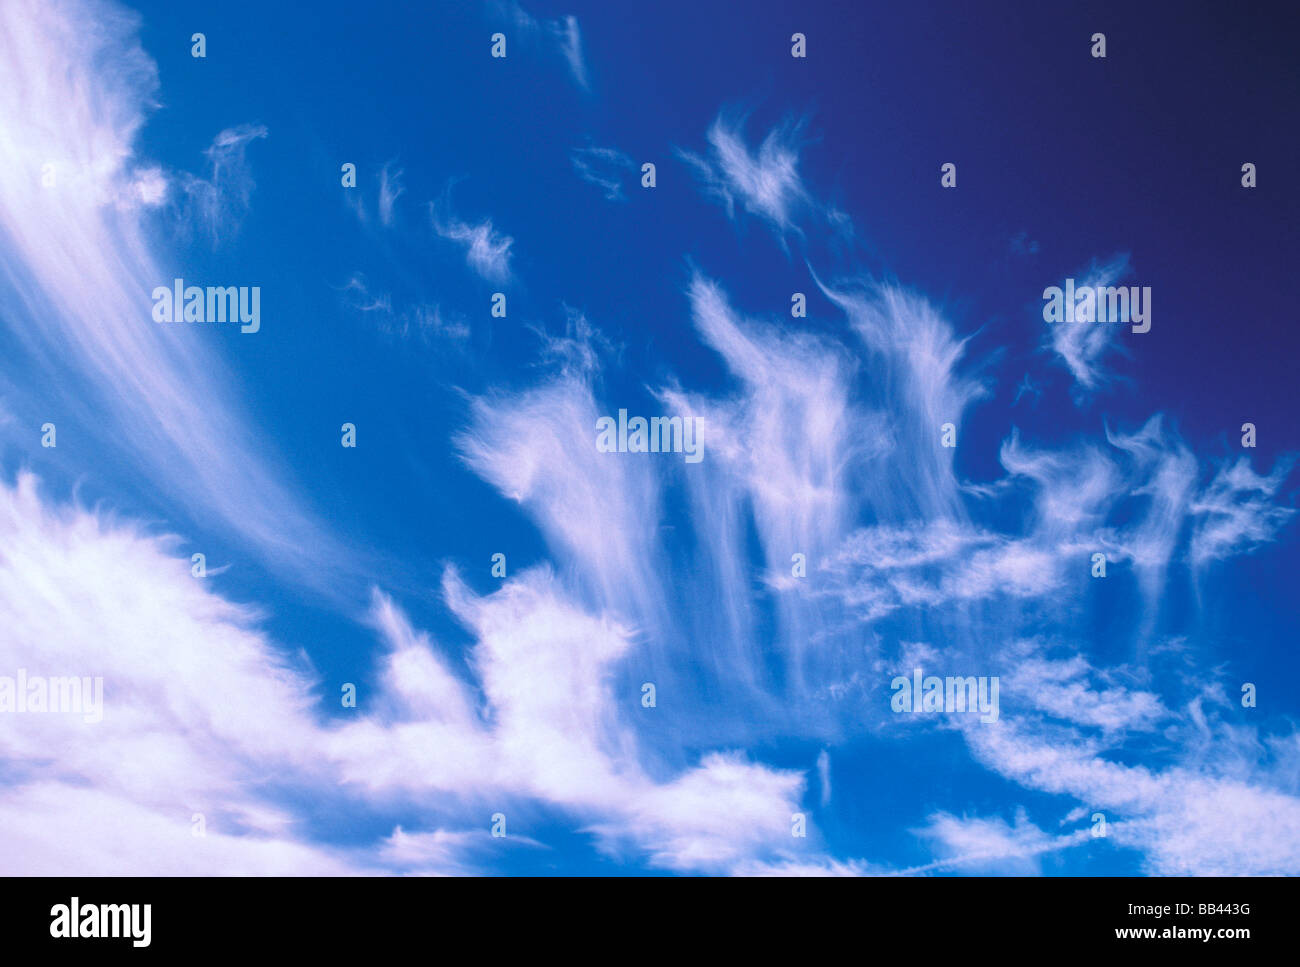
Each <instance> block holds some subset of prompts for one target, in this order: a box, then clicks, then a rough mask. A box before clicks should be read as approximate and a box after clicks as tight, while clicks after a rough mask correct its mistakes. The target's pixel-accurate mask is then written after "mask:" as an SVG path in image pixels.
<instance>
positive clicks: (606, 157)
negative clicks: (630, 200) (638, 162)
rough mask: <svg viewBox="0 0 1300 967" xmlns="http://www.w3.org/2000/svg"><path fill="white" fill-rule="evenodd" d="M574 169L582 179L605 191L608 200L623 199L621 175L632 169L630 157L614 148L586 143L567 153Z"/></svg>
mask: <svg viewBox="0 0 1300 967" xmlns="http://www.w3.org/2000/svg"><path fill="white" fill-rule="evenodd" d="M569 157H570V159H571V160H572V161H573V167H574V170H575V171H577V172H578V174H579V176H581V177H582V179H583V180H584V181H589V182H591V183H592V184H593V185H596V186H597V187H598V188H600V190H601V191H603V192H604V193H605V197H606V198H607V199H608V200H609V201H624V200H626V198H627V196H626V195H624V194H623V176H624V174H625V173H626V172H630V171H634V170H635V168H636V166H635V165H634V164H633V162H632V159H631V158H629V157H628V156H627V155H625V154H624V153H623V152H621V151H619V150H618V149H616V148H602V147H599V146H597V145H587V146H586V147H582V148H574V149H573V150H572V151H571V152H570V153H569Z"/></svg>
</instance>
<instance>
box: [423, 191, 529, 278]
mask: <svg viewBox="0 0 1300 967" xmlns="http://www.w3.org/2000/svg"><path fill="white" fill-rule="evenodd" d="M430 211H431V213H432V218H433V230H434V231H435V232H437V233H438V235H439V236H440V237H442V238H445V239H447V240H448V241H451V242H455V243H456V244H457V245H459V246H461V247H462V248H463V249H464V250H465V261H466V263H467V264H468V265H469V267H470V268H471V269H473V270H474V271H475V272H477V273H478V274H479V275H481V276H482V277H483V278H484V279H486V280H487V281H489V282H507V281H509V279H510V247H511V246H512V245H513V244H514V241H515V240H514V239H513V238H511V237H510V236H508V235H502V234H500V233H499V232H497V231H496V229H494V228H493V227H492V219H490V218H485V219H484V220H483V221H481V222H478V223H477V224H471V223H469V222H462V221H460V220H459V219H457V218H452V217H446V218H444V217H442V216H440V215H439V214H438V210H437V208H436V207H435V206H430Z"/></svg>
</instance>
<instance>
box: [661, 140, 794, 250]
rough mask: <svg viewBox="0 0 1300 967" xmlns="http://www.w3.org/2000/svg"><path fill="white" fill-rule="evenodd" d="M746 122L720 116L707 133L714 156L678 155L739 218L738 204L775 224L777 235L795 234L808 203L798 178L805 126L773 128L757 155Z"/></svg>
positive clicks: (705, 188) (681, 152) (710, 191)
mask: <svg viewBox="0 0 1300 967" xmlns="http://www.w3.org/2000/svg"><path fill="white" fill-rule="evenodd" d="M741 128H742V124H741V123H739V122H734V121H731V120H728V119H724V118H723V117H721V116H719V117H718V118H717V119H715V120H714V122H713V124H712V126H711V127H710V128H709V132H708V142H709V149H710V150H709V154H708V156H707V157H701V156H700V155H697V154H694V153H693V152H690V151H681V150H679V151H678V155H679V157H681V159H682V160H683V161H685V162H686V163H687V164H688V165H690V167H691V168H693V169H694V171H695V173H696V175H697V176H698V177H699V179H700V183H701V185H702V186H703V188H704V190H705V191H706V192H708V193H709V194H711V195H714V196H715V197H717V198H718V199H719V200H720V201H721V202H722V203H723V205H724V206H725V207H726V209H727V217H728V218H733V219H734V218H735V217H736V208H737V204H739V206H740V207H741V208H742V209H744V210H745V211H747V212H749V213H750V214H752V215H756V216H758V217H760V218H762V219H764V220H765V221H767V222H768V223H769V225H771V227H772V228H773V229H775V230H776V232H777V234H778V235H780V236H784V235H785V234H786V233H788V232H791V231H796V230H797V226H796V224H795V218H796V216H797V215H798V213H799V211H800V209H802V208H803V207H804V206H806V205H808V204H809V196H808V192H807V191H806V190H805V189H804V185H803V181H802V179H801V178H800V177H799V147H800V146H799V136H800V133H801V130H802V124H801V123H786V124H784V125H781V126H779V127H776V128H773V129H772V130H771V131H769V132H768V134H767V137H765V138H764V139H763V142H762V144H760V145H759V147H758V149H757V151H751V150H750V149H749V148H748V147H747V146H746V144H745V140H744V136H743V133H742V130H741Z"/></svg>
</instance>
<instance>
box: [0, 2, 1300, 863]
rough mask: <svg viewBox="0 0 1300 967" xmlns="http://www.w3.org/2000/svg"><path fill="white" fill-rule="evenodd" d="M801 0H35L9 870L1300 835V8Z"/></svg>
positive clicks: (567, 859) (950, 853)
mask: <svg viewBox="0 0 1300 967" xmlns="http://www.w3.org/2000/svg"><path fill="white" fill-rule="evenodd" d="M803 6H806V7H807V9H799V10H797V11H792V10H790V9H788V5H784V4H774V3H755V4H753V5H751V6H750V7H747V9H746V10H745V12H744V13H743V14H742V13H739V12H738V11H737V8H736V5H735V4H722V3H699V2H692V3H689V4H688V3H673V2H668V3H662V4H655V5H653V6H652V7H650V8H632V7H629V6H625V5H622V4H619V5H611V4H596V3H590V4H587V3H577V2H572V3H562V4H546V3H542V2H540V0H539V2H534V3H530V4H529V5H528V6H527V7H521V6H519V5H518V4H516V3H513V2H496V3H494V2H477V0H476V2H469V0H465V2H457V3H443V4H432V5H422V7H421V9H420V10H418V11H413V10H412V9H410V7H411V5H407V4H390V3H374V4H363V5H353V4H333V3H325V4H321V5H319V6H318V7H317V8H316V9H315V10H314V11H313V13H312V15H311V16H310V17H309V18H308V17H305V16H304V15H303V14H302V13H301V11H295V10H293V9H291V8H290V7H289V5H273V4H265V3H243V2H232V3H225V4H220V5H203V4H191V3H142V4H135V5H132V6H129V7H128V6H122V5H119V4H116V3H104V2H85V0H75V2H73V0H61V2H56V3H38V2H35V0H31V2H28V0H15V2H12V3H8V4H6V5H5V7H4V9H3V12H0V170H3V172H4V176H3V179H2V180H0V250H2V252H3V258H2V259H0V264H2V265H3V271H0V322H2V323H3V325H2V326H0V359H3V360H4V363H3V365H2V366H0V619H3V620H0V676H3V675H11V676H12V675H14V674H16V672H17V670H18V669H25V670H27V671H28V672H31V673H32V674H44V675H48V676H63V675H76V676H102V677H103V680H104V696H105V698H104V717H103V721H102V722H96V723H85V722H82V721H81V720H80V719H79V718H75V717H69V716H60V715H57V714H53V713H50V714H46V715H40V714H29V715H18V714H0V776H3V778H4V783H3V791H0V818H2V819H3V821H0V842H3V844H4V849H3V850H0V855H3V856H5V860H4V861H3V866H4V871H5V872H10V873H40V874H57V873H122V872H126V873H180V874H229V873H304V874H315V873H322V874H323V873H490V874H502V873H505V874H510V873H543V874H551V873H558V874H574V873H608V874H617V875H623V874H656V875H657V874H665V873H669V874H671V873H683V874H694V873H708V874H714V873H739V874H754V873H767V872H776V873H805V872H806V873H868V874H869V873H917V874H929V875H962V874H988V873H998V874H1003V873H1007V874H1039V873H1041V874H1163V873H1278V872H1281V873H1295V872H1297V871H1300V733H1298V732H1297V731H1296V724H1295V722H1296V715H1297V714H1298V713H1300V696H1297V694H1296V689H1295V683H1296V682H1297V681H1300V675H1298V673H1300V667H1298V662H1297V659H1296V658H1295V655H1294V650H1293V648H1292V647H1291V644H1292V642H1291V638H1292V634H1293V631H1294V629H1295V627H1296V620H1295V619H1296V607H1295V603H1294V593H1293V586H1294V582H1293V580H1292V577H1291V576H1292V575H1293V573H1294V568H1295V566H1296V564H1297V559H1296V554H1297V545H1296V537H1295V523H1294V521H1293V520H1292V517H1293V508H1294V504H1295V495H1296V477H1295V475H1294V473H1293V470H1292V468H1293V462H1294V455H1295V453H1296V452H1297V451H1298V450H1300V440H1298V439H1297V430H1296V424H1295V421H1294V414H1295V412H1296V402H1297V400H1296V391H1295V379H1294V373H1293V365H1292V354H1293V352H1294V349H1295V346H1296V339H1295V336H1294V334H1293V331H1292V328H1291V326H1290V325H1289V319H1288V316H1289V313H1290V312H1291V311H1292V306H1291V300H1290V298H1289V296H1288V286H1287V284H1286V283H1287V281H1288V280H1289V278H1290V273H1291V271H1293V267H1294V264H1295V256H1296V244H1295V242H1296V238H1295V229H1294V225H1295V224H1296V216H1297V214H1298V213H1297V211H1296V204H1295V194H1294V190H1293V188H1292V185H1291V184H1290V179H1291V173H1292V172H1293V171H1294V170H1295V167H1296V163H1297V147H1298V146H1297V135H1296V129H1295V125H1294V124H1293V123H1291V121H1293V115H1294V105H1295V104H1296V103H1297V101H1296V96H1297V93H1300V92H1298V91H1297V84H1298V83H1300V81H1298V80H1297V77H1296V74H1295V72H1294V69H1293V54H1292V51H1293V50H1294V45H1295V42H1296V37H1295V35H1294V29H1293V27H1291V26H1290V25H1289V24H1283V23H1278V22H1274V21H1273V20H1272V19H1271V18H1270V15H1269V14H1268V12H1267V11H1266V9H1265V8H1263V7H1261V8H1260V9H1259V10H1253V11H1245V12H1241V11H1232V12H1231V13H1230V14H1229V13H1224V12H1221V11H1215V10H1212V9H1211V8H1210V7H1208V6H1206V5H1199V4H1190V5H1189V4H1178V5H1172V4H1170V5H1165V4H1149V5H1144V8H1143V9H1141V10H1136V11H1135V10H1131V9H1129V8H1128V7H1127V6H1126V5H1121V4H1079V5H1075V6H1073V7H1072V9H1070V10H1068V11H1061V10H1054V9H1043V8H1042V7H1041V5H1036V4H1030V3H1006V4H999V5H994V6H992V7H990V8H989V9H987V10H985V11H982V12H979V13H976V12H972V11H969V10H966V9H964V8H963V7H960V6H958V5H954V4H908V5H905V8H904V9H900V10H878V9H874V8H872V9H867V8H864V7H862V6H861V5H858V4H848V3H834V4H832V3H820V4H810V5H803ZM1098 31H1100V32H1103V33H1105V35H1106V44H1107V54H1106V57H1105V58H1094V57H1093V56H1091V54H1090V48H1091V46H1092V41H1091V38H1092V35H1093V34H1094V33H1096V32H1098ZM196 32H201V33H203V34H204V38H205V44H206V50H205V55H206V56H204V57H201V58H199V57H194V56H192V46H193V45H192V41H191V37H192V35H193V34H194V33H196ZM498 32H500V33H501V34H503V35H504V36H505V39H506V56H505V57H504V58H493V57H492V56H491V47H492V39H491V38H492V35H493V34H494V33H498ZM796 32H799V33H802V34H804V35H805V37H806V41H807V56H806V57H804V58H795V57H792V56H791V36H792V34H794V33H796ZM1247 162H1249V163H1252V164H1254V165H1255V166H1256V169H1257V177H1258V184H1257V186H1256V187H1253V188H1244V187H1243V186H1242V183H1241V179H1242V174H1241V168H1242V165H1243V164H1244V163H1247ZM347 163H350V164H354V165H355V166H356V186H355V187H344V186H343V184H342V183H341V182H342V174H341V167H342V166H343V165H344V164H347ZM645 163H652V164H654V165H655V185H654V187H643V186H642V175H641V171H642V165H643V164H645ZM945 163H952V164H954V165H956V187H955V188H945V187H942V186H941V183H940V167H941V165H943V164H945ZM175 278H183V279H184V280H185V281H186V283H187V284H194V285H200V286H208V285H221V286H248V287H252V286H257V287H259V288H260V299H261V301H260V329H259V330H258V331H257V332H255V333H244V332H241V331H240V328H239V327H238V326H234V325H228V324H220V323H202V324H200V323H184V322H179V323H158V322H155V321H154V319H153V318H152V317H151V311H152V308H153V299H152V296H151V293H152V292H153V290H154V289H155V287H157V286H170V285H171V284H172V281H173V280H174V279H175ZM1067 278H1073V279H1075V280H1077V281H1078V282H1079V284H1084V283H1085V281H1088V280H1091V281H1092V282H1093V283H1095V284H1103V285H1125V286H1138V287H1143V288H1145V287H1149V291H1150V293H1151V302H1150V313H1151V328H1150V331H1149V332H1144V333H1134V332H1132V331H1131V329H1130V328H1129V327H1128V326H1127V325H1123V324H1120V323H1076V324H1049V323H1047V322H1045V321H1044V318H1043V315H1042V309H1043V297H1042V294H1043V291H1044V289H1045V288H1047V287H1049V286H1054V285H1063V284H1064V280H1065V279H1067ZM494 293H502V294H504V295H505V297H506V305H507V310H506V314H505V316H504V317H494V316H493V315H492V314H491V305H492V299H493V295H494ZM793 293H803V294H804V295H805V296H806V300H807V316H806V317H800V318H796V317H793V316H792V314H791V297H792V294H793ZM620 409H622V410H626V411H627V412H628V413H629V414H630V415H633V416H643V417H647V418H648V417H652V416H671V415H677V416H680V417H682V418H683V419H698V420H701V421H702V426H703V427H704V429H703V431H702V432H703V437H702V439H703V454H704V456H703V459H702V460H700V461H699V462H698V463H690V462H687V461H686V460H684V459H683V455H682V454H677V453H603V452H599V450H598V449H597V446H596V437H597V434H596V420H597V419H598V418H599V417H601V416H606V415H613V416H617V414H618V412H619V410H620ZM1248 422H1249V423H1252V424H1254V425H1255V427H1256V445H1255V446H1254V447H1250V448H1246V447H1243V446H1242V430H1241V427H1242V424H1243V423H1248ZM47 423H52V424H54V426H55V427H56V429H57V445H56V446H53V447H50V446H47V445H42V440H43V437H44V436H45V434H44V431H43V430H42V427H43V426H44V425H45V424H47ZM345 423H351V424H353V425H354V426H355V427H356V439H357V445H356V446H355V447H352V448H350V447H344V446H342V445H341V436H342V434H341V427H342V425H343V424H345ZM946 423H951V424H952V425H953V428H954V432H955V435H956V446H955V447H944V446H942V445H941V437H942V426H943V425H944V424H946ZM195 553H202V554H204V555H205V558H206V566H207V573H206V576H204V577H202V578H201V579H199V578H196V577H194V576H193V574H192V573H191V560H192V555H193V554H195ZM498 553H500V554H504V555H505V559H506V575H505V577H504V578H502V577H499V576H494V575H493V574H492V571H491V567H492V556H493V555H494V554H498ZM1096 553H1104V554H1105V555H1106V558H1107V562H1106V567H1107V573H1106V576H1105V577H1104V578H1099V577H1093V576H1092V573H1091V571H1092V568H1093V564H1092V556H1093V555H1094V554H1096ZM795 554H801V555H803V556H804V559H805V561H806V572H805V573H802V574H800V575H797V576H796V574H794V573H793V566H792V556H793V555H795ZM917 667H921V668H923V669H924V672H925V674H927V675H929V674H933V675H938V676H976V677H982V678H986V679H988V678H994V677H996V678H997V679H998V681H999V683H1000V693H999V695H1000V698H999V714H998V717H997V721H995V722H982V721H980V718H979V717H978V716H974V715H970V714H968V713H960V712H955V713H947V712H943V713H928V714H911V713H902V714H899V713H896V712H894V711H893V710H892V709H891V698H892V697H893V695H894V691H893V689H892V687H891V686H892V683H893V682H894V680H895V678H896V677H897V676H910V675H911V674H912V671H913V669H914V668H917ZM345 683H351V684H352V685H355V687H356V690H357V703H356V707H343V704H342V702H341V700H340V694H341V689H342V687H343V685H344V684H345ZM645 683H653V684H654V686H655V705H654V707H652V708H647V707H644V706H643V703H642V695H643V685H644V684H645ZM1244 683H1252V684H1253V685H1254V686H1255V687H1256V689H1257V701H1256V704H1255V705H1254V706H1253V707H1243V704H1242V686H1243V684H1244ZM200 814H201V815H202V817H203V830H204V833H205V835H203V836H195V835H194V829H195V817H196V816H197V815H200ZM496 814H501V815H503V816H504V817H505V826H506V835H505V836H494V835H492V826H493V822H494V821H493V817H494V816H495V815H496ZM1096 814H1102V815H1104V817H1105V821H1106V830H1107V834H1106V836H1105V837H1097V836H1094V835H1093V832H1094V830H1095V829H1096V828H1097V823H1096V821H1095V819H1094V817H1095V816H1096ZM796 815H797V816H801V817H802V830H801V831H802V832H804V833H805V834H806V835H793V834H792V829H793V828H794V823H793V821H792V817H794V816H796Z"/></svg>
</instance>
